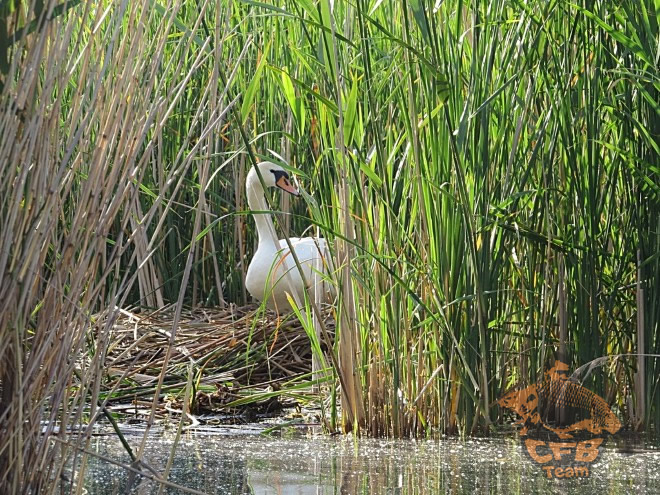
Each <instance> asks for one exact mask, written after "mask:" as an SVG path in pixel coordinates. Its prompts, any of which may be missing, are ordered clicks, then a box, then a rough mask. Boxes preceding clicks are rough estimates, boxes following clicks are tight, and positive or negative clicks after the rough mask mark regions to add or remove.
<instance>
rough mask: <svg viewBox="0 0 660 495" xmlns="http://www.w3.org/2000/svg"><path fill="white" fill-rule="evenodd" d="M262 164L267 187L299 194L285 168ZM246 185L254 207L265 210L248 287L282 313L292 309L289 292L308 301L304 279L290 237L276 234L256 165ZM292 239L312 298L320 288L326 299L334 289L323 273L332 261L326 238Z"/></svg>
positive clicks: (260, 217)
mask: <svg viewBox="0 0 660 495" xmlns="http://www.w3.org/2000/svg"><path fill="white" fill-rule="evenodd" d="M258 167H259V170H260V171H261V175H262V177H263V179H264V183H265V185H266V186H267V187H279V188H280V189H282V190H284V191H286V192H288V193H291V194H294V195H296V196H297V195H298V191H297V190H296V188H295V187H294V186H293V185H291V183H290V181H289V175H288V174H287V173H286V171H285V170H284V169H283V168H282V167H280V166H279V165H276V164H274V163H270V162H262V163H259V164H258ZM245 188H246V191H247V200H248V205H249V207H250V209H251V210H252V211H260V212H262V213H255V214H254V215H253V216H254V219H255V222H256V224H257V235H258V239H259V243H258V245H257V251H256V252H255V253H254V256H253V257H252V261H251V262H250V266H249V267H248V271H247V276H246V277H245V287H246V288H247V290H248V291H249V292H250V294H251V295H252V297H254V298H255V299H258V300H259V301H266V304H267V305H268V307H269V308H272V309H275V310H276V311H279V312H283V311H288V310H289V309H290V308H291V306H290V304H289V300H288V297H287V293H288V294H290V295H291V297H294V294H295V296H297V297H298V301H299V303H300V304H304V297H305V292H304V283H303V278H302V277H301V275H300V271H299V270H298V267H296V263H295V261H294V259H293V256H292V254H291V252H290V250H289V246H288V245H287V243H286V239H277V236H276V235H275V228H274V227H273V222H272V220H271V217H270V213H269V212H268V205H267V204H266V201H265V199H264V191H263V187H262V186H261V182H260V181H259V177H258V176H257V172H256V170H255V169H254V168H252V170H250V173H249V174H248V176H247V179H246V181H245ZM289 240H290V241H291V245H292V246H293V249H294V251H295V253H296V256H297V257H298V261H299V262H300V265H301V267H302V271H303V274H304V276H305V281H306V282H307V286H308V288H309V289H308V294H309V297H310V298H311V300H312V301H314V300H315V298H316V291H317V290H318V291H321V294H320V296H321V298H322V299H324V300H325V299H326V298H327V296H328V295H329V293H330V291H329V286H328V284H327V283H325V282H324V281H323V280H322V275H321V274H322V273H327V271H328V268H327V267H328V266H329V263H330V261H331V259H330V255H329V251H328V247H327V243H326V241H325V239H320V238H315V237H302V238H298V237H290V238H289ZM287 274H288V276H287ZM294 300H295V298H294Z"/></svg>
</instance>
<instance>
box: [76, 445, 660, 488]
mask: <svg viewBox="0 0 660 495" xmlns="http://www.w3.org/2000/svg"><path fill="white" fill-rule="evenodd" d="M140 439H141V436H135V437H131V436H129V437H128V440H129V442H130V443H131V444H132V445H134V446H137V445H138V444H139V441H140ZM172 444H173V435H169V434H166V433H162V434H159V435H157V436H156V435H154V436H153V438H151V439H150V440H149V441H148V444H147V448H146V450H145V457H144V459H145V461H146V462H147V463H148V464H149V465H150V466H152V467H154V468H155V469H156V470H158V471H159V472H163V471H164V469H165V466H166V464H167V459H168V456H169V453H170V451H171V448H172ZM134 448H135V447H134ZM90 449H91V452H95V453H97V454H100V455H101V456H105V457H106V458H109V459H113V460H116V461H119V462H122V463H125V464H130V459H129V457H128V455H127V454H126V452H125V451H124V450H123V448H122V446H121V444H120V443H119V441H118V440H117V439H116V438H115V437H113V436H105V435H104V436H98V437H94V438H93V440H92V444H91V446H90ZM130 478H131V477H130V475H129V472H128V471H127V470H126V469H124V468H122V467H120V466H117V465H114V464H112V463H110V462H108V459H105V460H103V459H101V458H98V457H91V456H90V457H89V459H88V469H87V472H86V474H85V485H84V486H85V489H86V492H87V493H88V494H98V495H106V494H107V495H110V494H121V495H124V494H131V493H135V494H151V493H158V485H157V484H156V483H155V482H153V481H151V480H148V479H147V478H145V477H141V476H137V478H134V479H132V480H131V479H130ZM169 481H171V482H172V483H176V484H178V485H182V486H185V487H186V488H192V489H195V490H198V491H200V492H204V493H209V494H231V495H238V494H258V495H261V494H282V495H320V494H348V495H357V494H402V495H403V494H410V495H412V494H441V493H456V494H462V493H465V494H472V493H512V494H514V493H521V494H522V493H524V494H528V493H558V494H559V493H561V494H564V493H580V494H583V493H602V494H605V493H607V494H616V493H639V494H642V493H660V451H659V450H658V449H657V447H653V446H649V445H644V443H643V442H641V443H640V442H639V441H637V442H636V443H635V444H631V443H630V442H628V443H627V445H626V446H625V447H624V448H621V447H620V446H616V445H614V444H613V443H612V441H611V440H610V441H609V443H606V444H605V445H604V447H603V448H602V452H601V454H600V455H599V457H598V460H597V462H595V463H594V464H593V465H592V466H591V472H590V476H589V477H588V478H581V479H576V478H573V479H562V480H559V479H548V478H547V476H546V474H545V473H544V471H543V470H542V469H541V468H540V466H539V465H538V464H535V463H534V462H533V461H532V460H531V459H530V458H529V457H528V456H527V455H526V454H525V452H524V451H523V448H522V446H521V443H520V442H519V440H517V439H516V438H486V439H466V440H460V439H455V438H447V439H442V440H422V441H414V440H374V439H357V440H356V439H354V438H352V437H344V436H342V437H327V436H301V435H292V436H291V437H290V438H288V437H286V435H284V436H281V437H273V436H264V435H255V434H241V435H236V434H225V435H219V434H210V433H203V434H200V433H194V434H193V433H187V434H185V435H184V436H183V437H182V439H181V441H180V443H179V446H178V448H177V453H176V456H175V458H174V462H173V465H172V468H171V472H170V475H169ZM163 493H186V492H184V491H182V490H180V489H177V488H175V487H168V488H165V489H164V490H163Z"/></svg>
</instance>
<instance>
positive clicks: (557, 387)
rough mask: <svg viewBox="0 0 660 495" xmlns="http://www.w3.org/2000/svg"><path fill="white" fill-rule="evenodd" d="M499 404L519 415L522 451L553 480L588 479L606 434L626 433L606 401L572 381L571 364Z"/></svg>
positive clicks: (559, 364) (562, 365)
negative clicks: (621, 430) (569, 373)
mask: <svg viewBox="0 0 660 495" xmlns="http://www.w3.org/2000/svg"><path fill="white" fill-rule="evenodd" d="M497 403H498V404H499V405H500V406H502V407H504V408H507V409H509V410H511V411H512V412H514V413H516V414H517V415H518V416H520V418H521V419H520V420H519V421H518V422H517V424H520V425H522V429H521V430H520V437H521V440H522V442H523V450H524V451H525V453H526V454H527V455H528V456H529V457H530V459H532V461H534V462H536V463H537V464H539V465H540V466H541V469H543V471H544V472H545V473H546V476H547V477H548V478H575V477H577V478H587V477H589V475H590V468H591V465H592V464H593V463H594V462H595V461H596V460H597V459H598V455H599V454H600V446H601V444H602V443H603V440H604V438H603V437H602V435H603V434H605V433H609V434H612V435H614V434H615V433H617V432H618V431H619V430H620V429H621V423H620V422H619V420H618V418H617V417H616V415H615V414H614V413H613V412H612V410H611V409H610V408H609V406H608V405H607V402H605V401H604V400H603V398H602V397H600V396H598V395H596V394H594V393H593V392H592V391H591V390H589V389H587V388H585V387H583V386H582V385H580V384H579V383H578V382H576V381H573V380H571V379H570V378H569V377H568V365H566V364H565V363H562V362H561V361H556V362H555V364H554V366H553V367H552V368H551V369H550V370H548V371H546V372H545V374H544V377H543V380H542V381H541V382H540V383H537V384H535V385H530V386H528V387H525V388H523V389H521V390H514V391H512V392H509V393H507V394H506V395H504V397H502V398H500V399H499V400H498V401H497ZM553 436H554V437H557V438H556V439H554V438H552V437H553ZM542 437H543V438H542ZM576 437H579V438H582V439H581V440H579V441H578V438H576ZM584 437H588V438H584ZM551 440H558V441H551Z"/></svg>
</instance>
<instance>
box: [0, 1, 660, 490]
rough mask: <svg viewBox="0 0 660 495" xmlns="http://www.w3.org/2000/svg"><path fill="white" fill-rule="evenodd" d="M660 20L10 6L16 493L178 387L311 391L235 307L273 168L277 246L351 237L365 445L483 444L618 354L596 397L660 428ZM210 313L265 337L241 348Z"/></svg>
mask: <svg viewBox="0 0 660 495" xmlns="http://www.w3.org/2000/svg"><path fill="white" fill-rule="evenodd" d="M657 15H658V9H657V5H656V6H655V7H654V6H652V5H650V4H649V3H648V2H637V1H632V0H623V1H621V2H616V3H613V2H607V1H598V0H596V1H592V0H578V1H576V2H567V1H563V0H554V1H540V0H539V1H537V0H532V1H527V2H520V1H517V0H493V1H489V2H480V1H464V0H445V1H444V2H431V1H427V0H408V1H403V2H383V1H378V0H355V1H351V2H339V1H335V2H332V1H329V0H275V1H272V2H269V3H265V2H264V3H262V2H253V1H251V0H226V1H221V2H198V3H191V2H185V3H184V2H173V3H169V2H168V3H166V2H158V1H149V2H127V1H119V2H97V3H94V2H80V3H79V2H76V1H67V2H63V3H58V2H56V1H53V0H46V1H41V0H38V1H37V0H35V1H25V2H5V3H4V4H3V5H2V7H0V163H2V164H3V165H2V167H1V169H0V191H1V194H0V212H1V216H0V277H2V279H1V284H0V302H1V303H2V306H3V307H2V312H1V313H0V386H1V389H2V403H1V404H0V425H2V426H1V427H0V480H2V481H0V491H2V492H3V493H37V492H49V491H52V489H53V487H54V486H55V485H56V484H57V483H58V482H59V481H60V480H61V479H62V478H61V474H62V472H63V470H64V467H65V465H67V462H69V460H70V459H71V456H73V455H74V452H80V451H82V449H85V448H86V446H87V442H88V440H89V433H88V431H89V430H86V429H85V428H84V427H85V426H86V425H91V424H93V423H94V422H95V421H96V420H98V418H100V417H101V416H103V415H104V414H105V411H107V407H106V406H107V404H108V401H109V400H111V399H112V398H113V397H114V398H117V397H118V396H117V395H116V394H118V393H121V392H122V391H124V392H127V391H128V390H129V389H131V391H132V393H135V391H136V390H137V387H144V390H147V389H148V396H149V397H151V398H152V399H151V400H152V407H151V409H150V411H151V412H150V415H151V418H150V419H153V418H154V415H155V412H156V409H157V406H158V404H159V401H160V398H161V397H162V394H163V393H164V391H165V390H167V387H169V386H170V385H177V386H178V387H179V389H180V393H181V394H183V397H184V399H183V400H182V404H183V405H184V409H183V412H184V413H186V414H187V413H189V412H190V411H189V409H186V408H189V407H190V404H191V401H190V398H191V396H193V395H194V394H195V393H196V389H195V387H196V383H197V382H196V380H197V378H199V380H200V381H199V383H207V384H209V385H213V384H214V383H215V382H213V380H214V378H213V376H214V374H215V375H216V379H217V380H220V379H221V378H220V377H221V376H225V375H222V374H223V373H230V374H231V376H232V377H233V378H237V377H238V378H240V379H241V380H247V375H250V377H251V378H250V379H254V378H255V377H257V378H258V379H259V380H263V379H265V378H269V379H272V376H271V375H269V373H275V372H277V373H279V372H282V373H283V374H284V375H286V374H287V372H291V373H293V374H294V375H295V374H296V373H299V372H301V371H302V367H300V366H299V363H297V361H296V356H298V357H301V356H303V350H302V349H303V348H302V347H297V346H298V344H299V343H300V342H301V340H302V338H298V337H302V335H303V334H302V333H301V330H300V328H299V327H297V329H296V330H294V331H293V333H291V334H289V333H287V332H288V330H287V332H282V331H280V333H279V334H278V336H277V343H278V345H279V344H282V343H284V342H286V344H284V347H283V349H285V350H284V351H283V353H282V355H281V357H282V358H283V360H282V361H279V360H277V358H275V357H274V356H275V353H274V352H271V349H270V347H269V346H270V345H272V342H273V341H274V340H275V335H274V334H273V333H268V332H267V333H266V334H265V336H263V335H262V336H261V337H257V335H258V334H259V332H258V331H255V332H253V333H252V336H253V337H255V338H258V339H261V340H256V341H253V342H258V345H257V346H256V347H255V346H253V345H252V341H251V342H250V345H247V344H246V341H245V335H246V332H248V333H247V334H248V335H249V331H248V330H247V328H248V326H249V325H248V322H247V320H241V318H244V315H243V314H242V313H237V314H236V315H234V316H228V315H231V314H232V313H231V312H229V313H223V312H222V311H225V310H226V308H231V307H232V306H231V304H235V305H238V306H243V305H245V304H248V303H249V302H250V301H249V297H248V294H247V293H246V290H245V287H244V282H243V281H244V276H245V272H246V269H247V264H248V263H249V259H250V256H251V254H252V252H253V249H254V233H253V229H252V222H251V219H250V218H249V213H247V212H246V209H247V206H246V202H245V195H244V191H243V187H244V186H243V184H244V180H245V176H246V173H247V171H248V170H249V167H250V166H252V164H253V163H254V161H256V160H259V159H270V160H281V161H284V162H286V163H288V164H289V165H290V166H292V167H294V168H295V169H296V171H297V176H298V180H299V181H300V183H301V185H302V186H303V189H304V190H305V192H306V194H305V195H303V196H304V198H305V200H304V201H303V200H296V201H290V200H289V199H288V198H283V199H277V198H276V203H275V204H273V205H272V206H273V208H274V209H275V210H277V211H278V213H277V215H276V216H277V219H278V221H277V227H278V229H279V231H280V233H281V235H282V236H284V235H285V234H291V235H294V234H295V235H298V234H300V233H301V232H303V231H304V230H305V229H306V228H308V227H309V226H310V225H311V226H312V230H313V231H315V232H318V233H320V235H323V236H324V237H326V238H328V239H329V240H330V241H331V244H332V246H333V250H334V256H335V258H336V259H335V261H336V263H335V266H337V267H338V269H337V271H336V272H334V273H332V274H330V278H331V280H332V283H334V284H335V285H336V287H337V289H338V294H339V297H338V301H337V304H336V310H335V311H336V314H335V319H336V321H337V338H336V339H334V341H335V342H334V343H333V342H325V350H326V351H328V352H329V353H330V354H329V355H328V357H329V358H330V359H328V360H327V363H328V365H331V366H332V368H333V369H332V372H331V373H328V374H327V375H325V377H326V379H327V380H328V383H330V384H331V386H330V397H329V398H326V397H321V398H322V399H325V400H328V399H329V400H330V402H331V403H332V408H331V410H332V411H335V412H336V411H338V410H341V411H342V415H343V417H342V418H341V421H340V423H341V425H342V428H343V429H344V430H345V431H355V432H360V433H367V434H372V435H387V436H396V437H404V436H418V435H430V434H433V433H434V432H439V431H440V432H448V433H461V434H474V433H486V432H488V431H490V430H491V429H493V428H497V425H498V423H499V422H500V421H501V419H502V418H501V417H500V411H499V409H498V408H497V407H496V406H495V404H494V401H495V400H496V399H497V398H498V397H499V396H500V395H501V394H502V393H503V392H504V391H505V390H507V389H509V388H510V387H511V386H514V385H525V384H528V383H532V382H535V381H537V378H539V377H540V376H541V373H542V372H543V369H544V367H545V366H546V365H547V364H549V363H551V362H552V361H553V360H554V359H555V358H561V359H562V360H565V361H566V362H568V363H570V364H571V368H572V369H575V368H577V367H579V366H582V365H585V364H587V363H589V362H591V361H593V360H595V359H598V358H601V357H603V356H612V357H611V358H610V359H606V360H601V361H599V363H601V364H602V365H603V366H601V368H600V370H601V372H600V373H596V374H592V375H590V377H589V378H588V381H587V385H588V386H589V387H590V388H591V389H593V390H594V391H595V392H596V393H598V394H600V395H602V396H603V397H606V398H607V400H608V401H609V403H610V404H611V405H612V407H613V409H614V410H615V412H617V414H619V415H620V417H621V418H622V420H624V422H626V424H627V426H628V427H629V428H632V429H653V428H655V429H656V431H657V428H658V427H659V426H660V393H658V385H659V383H658V380H659V378H658V377H660V372H659V371H660V360H658V359H657V357H654V356H657V355H658V354H660V304H659V301H660V256H658V252H659V247H660V215H659V214H658V213H659V211H660V188H659V187H658V184H660V168H659V160H658V156H659V155H660V150H659V149H658V144H657V143H658V142H659V136H660V119H659V118H658V108H660V107H659V105H658V90H659V89H660V78H659V77H658V72H657V65H658V60H659V55H658V46H659V45H658V42H657V40H658V20H657ZM308 304H309V302H308ZM165 307H168V308H169V309H168V311H169V313H168V317H167V319H166V320H165V321H166V324H162V322H161V323H158V324H156V325H153V329H152V328H150V327H149V321H150V320H149V316H148V315H149V314H152V315H153V314H158V313H157V312H158V311H159V310H161V308H165ZM126 308H134V309H133V310H131V312H132V313H133V316H129V315H127V314H126V313H123V312H122V311H127V309H126ZM190 308H192V309H190ZM202 308H220V309H221V310H222V311H220V309H213V310H212V309H202ZM311 309H312V308H308V310H309V311H311ZM203 311H206V312H207V314H208V315H213V314H216V315H218V314H224V315H225V316H223V317H222V318H226V319H231V318H235V321H242V323H241V325H242V326H241V327H240V332H239V335H240V336H241V338H238V339H237V342H241V344H240V348H239V349H236V351H235V352H229V351H228V348H230V347H231V345H230V344H231V340H229V341H228V340H227V338H228V337H227V335H228V334H225V333H224V332H225V330H226V329H227V328H228V327H225V323H220V324H219V325H218V326H217V327H211V326H206V325H211V323H210V322H209V321H207V320H204V319H203V317H202V316H200V315H203V314H204V313H203ZM216 311H220V312H219V313H215V312H216ZM154 312H156V313H154ZM136 315H137V316H136ZM143 315H144V316H143ZM131 318H133V319H135V318H137V320H135V321H137V322H138V323H137V333H136V330H135V324H136V323H135V321H134V320H132V319H131ZM235 321H234V323H235ZM193 322H197V323H193ZM200 322H201V323H200ZM234 323H232V324H234ZM198 324H199V325H201V328H204V329H205V330H203V331H202V330H201V328H197V327H196V325H198ZM131 325H133V326H132V327H131ZM227 325H229V323H227ZM273 328H276V326H275V327H273ZM207 331H208V332H207ZM237 331H238V330H237ZM179 332H181V335H179ZM305 332H306V334H307V335H308V336H309V337H310V338H311V341H312V348H314V349H315V351H314V352H316V353H320V352H321V351H320V345H317V344H318V342H316V343H315V342H314V337H313V335H314V332H313V330H312V329H311V328H308V327H307V325H306V326H305ZM285 334H286V338H287V339H296V338H298V340H295V345H294V344H290V345H289V342H290V341H289V340H281V339H284V335H285ZM145 335H149V338H148V339H147V338H146V337H145ZM140 338H143V339H145V340H144V341H142V342H144V344H145V346H146V347H144V348H141V347H140V345H141V344H139V345H136V344H135V342H138V341H139V339H140ZM117 339H118V340H117ZM149 341H150V342H151V343H149ZM156 345H158V348H159V349H162V350H161V351H160V353H158V350H157V349H156V347H155V346H156ZM207 345H208V347H205V346H207ZM131 346H134V347H131ZM214 346H217V348H218V349H219V350H222V351H223V352H224V351H228V352H227V353H226V355H225V358H224V359H228V360H230V361H231V360H234V361H233V362H232V363H233V364H232V365H231V366H228V365H227V363H228V362H229V361H227V362H223V361H222V360H219V361H213V359H215V358H213V359H210V358H209V356H214V354H213V352H214V351H213V350H212V349H211V347H214ZM287 346H288V347H287ZM138 349H140V350H141V351H142V352H144V354H143V356H142V357H138V356H139V354H136V352H138ZM184 349H185V351H184ZM274 349H275V348H273V350H274ZM267 350H268V352H266V351H267ZM187 353H189V354H187ZM221 354H222V352H220V351H219V354H218V356H220V355H221ZM146 356H148V357H146ZM305 356H306V355H305ZM615 356H619V357H615ZM644 356H648V357H644ZM136 357H137V358H138V359H136ZM143 357H146V359H147V362H149V361H148V359H152V361H151V362H150V364H149V365H148V366H146V367H144V363H142V364H139V363H140V362H141V359H143ZM319 358H320V356H319ZM205 359H210V360H208V363H209V364H208V366H210V367H208V366H207V368H204V367H203V364H201V365H200V363H204V362H206V361H205ZM218 359H220V358H219V357H218ZM301 359H302V358H301ZM305 359H306V358H305ZM113 360H114V361H113ZM241 360H243V361H244V362H245V364H240V361H241ZM286 360H291V361H289V362H287V361H286ZM303 361H304V359H303ZM239 364H240V365H239ZM226 365H227V366H228V367H227V368H226V367H225V366H226ZM237 366H238V367H237ZM241 366H243V368H242V370H241ZM178 367H180V368H178ZM275 368H277V369H278V370H279V371H274V370H275ZM280 368H283V369H280ZM177 373H178V374H179V378H180V379H179V378H177ZM240 373H243V375H241V374H240ZM142 375H145V376H142ZM284 375H281V376H284ZM122 376H123V378H122ZM226 376H229V375H226ZM194 377H197V378H195V379H193V378H194ZM154 378H155V380H154ZM223 379H224V378H223ZM131 380H133V382H131ZM140 380H143V382H144V383H143V384H140ZM177 380H178V381H177ZM204 380H209V381H207V382H204ZM245 383H246V384H247V383H254V382H248V381H246V382H245ZM296 386H297V385H296ZM113 394H114V395H113ZM339 406H342V407H341V408H340V407H339ZM186 414H182V415H181V417H182V418H184V417H185V416H186ZM182 421H183V419H182ZM148 424H151V423H149V422H148ZM72 428H77V429H78V431H81V432H82V433H81V434H80V435H77V436H75V437H73V436H67V435H66V431H67V430H69V429H72ZM146 430H147V431H145V435H144V437H145V438H146V436H147V435H148V433H149V428H148V427H147V429H146ZM53 437H57V438H58V440H59V441H57V442H54V441H53V440H52V438H53ZM143 448H144V441H143V442H142V443H141V445H140V446H139V448H137V449H136V451H135V452H134V453H133V455H134V457H135V459H134V462H136V463H139V461H140V458H141V452H142V451H143ZM84 459H85V456H84V455H82V456H81V457H80V459H79V461H80V464H78V466H79V468H80V471H81V472H82V471H84V463H85V461H84ZM135 465H138V464H135ZM162 474H163V479H166V478H167V468H165V469H164V471H163V473H162ZM75 487H76V488H75V489H76V490H78V491H81V490H82V483H77V484H76V485H75Z"/></svg>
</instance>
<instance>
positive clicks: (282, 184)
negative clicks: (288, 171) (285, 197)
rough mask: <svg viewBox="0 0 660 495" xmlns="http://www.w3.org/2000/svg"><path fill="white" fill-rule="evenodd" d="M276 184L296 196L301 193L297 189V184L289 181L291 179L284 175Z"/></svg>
mask: <svg viewBox="0 0 660 495" xmlns="http://www.w3.org/2000/svg"><path fill="white" fill-rule="evenodd" d="M275 185H276V186H277V187H279V188H280V189H282V191H286V192H288V193H289V194H293V195H294V196H298V195H299V194H300V193H299V192H298V189H296V186H294V185H293V184H291V182H289V179H287V178H286V177H284V176H281V177H280V178H279V179H277V182H276V183H275Z"/></svg>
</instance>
